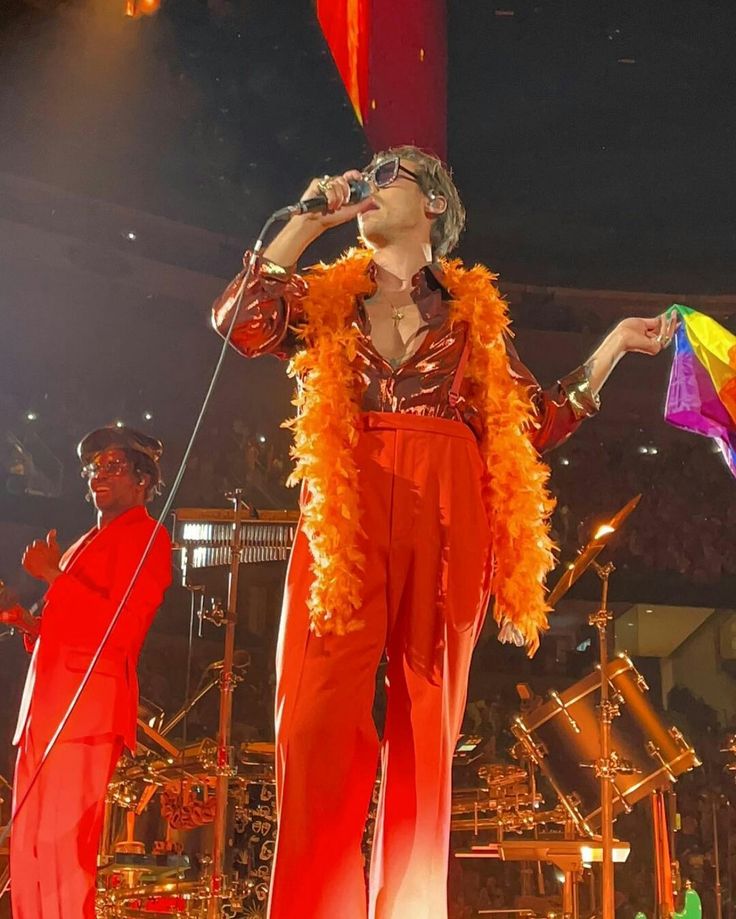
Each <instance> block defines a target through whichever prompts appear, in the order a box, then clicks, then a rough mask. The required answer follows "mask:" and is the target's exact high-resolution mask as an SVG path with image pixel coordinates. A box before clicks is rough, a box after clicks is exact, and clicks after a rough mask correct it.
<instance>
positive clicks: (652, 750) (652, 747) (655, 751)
mask: <svg viewBox="0 0 736 919" xmlns="http://www.w3.org/2000/svg"><path fill="white" fill-rule="evenodd" d="M677 733H678V734H679V736H680V738H682V734H680V732H679V731H678V732H677ZM673 736H674V735H673ZM646 750H647V753H648V754H649V755H650V756H651V757H652V759H656V760H657V762H658V763H659V764H660V766H662V768H663V769H664V770H665V772H666V773H667V775H668V776H669V779H670V781H671V782H674V781H675V776H674V774H673V772H672V770H671V769H670V764H669V763H668V762H667V761H666V760H665V758H664V757H663V756H662V752H661V750H660V749H659V747H658V746H657V745H656V744H655V743H654V741H651V740H650V741H648V743H647V746H646Z"/></svg>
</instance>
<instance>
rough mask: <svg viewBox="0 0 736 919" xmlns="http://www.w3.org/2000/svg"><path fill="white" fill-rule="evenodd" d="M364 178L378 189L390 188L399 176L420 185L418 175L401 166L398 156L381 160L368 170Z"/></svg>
mask: <svg viewBox="0 0 736 919" xmlns="http://www.w3.org/2000/svg"><path fill="white" fill-rule="evenodd" d="M363 176H364V177H365V179H366V180H367V181H368V182H372V183H373V184H374V185H375V186H376V188H388V186H389V185H392V184H393V183H394V182H395V181H396V180H397V179H398V178H399V176H404V177H405V178H407V179H409V181H410V182H416V184H417V185H419V179H418V178H417V174H416V173H415V172H412V171H411V169H407V168H406V166H402V165H401V160H400V159H399V157H398V156H391V157H389V158H388V159H385V160H381V161H380V162H379V163H376V165H375V166H373V167H371V168H369V169H366V171H365V172H364V173H363Z"/></svg>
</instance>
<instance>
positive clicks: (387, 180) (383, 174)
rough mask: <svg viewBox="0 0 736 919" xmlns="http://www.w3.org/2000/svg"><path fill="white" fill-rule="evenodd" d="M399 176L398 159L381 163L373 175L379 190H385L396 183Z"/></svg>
mask: <svg viewBox="0 0 736 919" xmlns="http://www.w3.org/2000/svg"><path fill="white" fill-rule="evenodd" d="M398 174H399V161H398V159H393V158H392V159H390V160H384V162H383V163H379V164H378V166H376V169H375V171H374V173H373V181H374V182H375V183H376V185H377V186H378V188H385V187H386V186H387V185H390V184H391V183H392V182H393V181H395V179H396V176H397V175H398Z"/></svg>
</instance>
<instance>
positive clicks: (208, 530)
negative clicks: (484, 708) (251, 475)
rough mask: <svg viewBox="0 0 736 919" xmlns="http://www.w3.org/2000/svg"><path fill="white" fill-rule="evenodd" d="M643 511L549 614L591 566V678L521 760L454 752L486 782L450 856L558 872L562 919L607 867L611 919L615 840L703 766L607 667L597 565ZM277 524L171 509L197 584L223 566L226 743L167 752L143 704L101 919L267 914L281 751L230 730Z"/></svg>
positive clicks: (622, 849)
mask: <svg viewBox="0 0 736 919" xmlns="http://www.w3.org/2000/svg"><path fill="white" fill-rule="evenodd" d="M637 501H638V498H637V499H634V501H632V502H629V504H628V505H627V506H626V507H625V508H623V509H622V510H621V511H620V512H619V513H618V514H617V515H616V516H615V517H614V518H612V519H611V520H610V521H609V522H608V523H607V524H606V525H605V526H604V527H601V528H600V529H599V530H598V532H597V533H596V535H595V537H594V538H593V540H592V541H591V542H590V543H589V544H588V545H587V546H586V547H585V548H584V549H582V550H581V552H580V553H579V555H578V558H577V560H576V562H575V563H574V564H573V565H572V566H571V567H570V568H569V569H568V570H567V571H566V572H565V575H564V576H563V578H562V580H561V582H560V583H559V584H558V585H557V586H556V587H555V589H554V590H553V591H552V593H551V595H550V599H551V603H550V605H554V603H555V602H557V600H558V599H559V598H560V597H561V596H562V594H563V593H564V592H565V591H566V590H567V589H569V587H570V586H572V584H573V583H574V582H575V581H576V580H577V578H579V577H580V576H581V575H582V574H583V572H584V571H585V570H586V569H587V568H589V567H593V568H594V569H595V570H596V572H597V573H598V575H599V577H600V579H601V582H602V584H603V595H602V602H601V608H600V609H599V610H597V611H596V612H595V613H594V614H593V615H591V617H590V620H589V621H590V624H591V625H593V626H594V627H595V628H596V629H597V630H598V633H599V636H600V642H599V651H600V661H599V664H598V666H597V667H596V669H595V670H594V671H593V672H591V673H589V674H588V675H587V676H585V677H584V678H583V679H581V680H580V681H579V682H577V683H575V685H573V686H571V687H569V688H567V689H565V690H564V691H561V692H551V693H550V694H549V699H548V700H547V701H546V702H544V703H543V704H540V705H539V706H538V707H536V708H533V709H532V710H530V711H526V712H525V713H524V714H521V715H519V716H518V717H516V718H515V720H514V721H513V724H512V733H513V735H514V738H515V740H514V744H513V747H512V749H511V751H510V752H511V754H512V758H513V759H514V760H515V761H514V762H512V763H488V762H482V755H481V754H480V753H478V752H477V751H478V750H480V749H481V744H480V740H481V738H467V737H465V738H462V739H461V740H462V742H461V743H460V744H459V745H458V750H457V755H456V763H457V764H458V765H461V766H462V767H463V768H464V769H465V770H466V771H467V770H468V769H471V770H473V771H474V773H475V775H476V776H477V781H475V783H474V785H473V787H471V788H457V789H455V791H454V792H453V798H452V816H451V829H452V832H453V833H454V834H456V835H455V842H456V843H457V845H456V846H455V848H456V849H457V848H458V846H459V845H460V840H463V841H467V840H468V838H470V839H471V840H472V842H471V844H470V846H469V848H465V849H461V850H460V851H456V855H457V856H458V857H463V858H503V859H504V860H508V861H511V860H514V861H519V862H535V861H536V862H545V861H546V862H550V863H553V864H555V865H556V866H557V867H558V868H559V869H560V870H561V871H562V872H563V875H564V878H565V881H564V884H563V904H562V906H563V908H562V912H563V914H566V915H569V916H571V917H573V919H575V917H576V916H577V912H578V886H579V884H578V882H579V881H580V879H581V876H582V871H583V866H584V865H586V864H589V863H592V862H596V861H597V862H601V863H602V872H601V874H602V885H601V886H602V896H601V900H600V905H601V909H600V912H601V914H602V916H603V919H613V913H612V909H611V905H612V891H613V863H614V861H615V860H620V859H622V858H624V857H625V856H626V854H628V844H627V843H621V842H618V841H616V840H614V838H613V822H614V819H615V817H616V816H617V815H618V814H621V813H624V812H628V811H630V810H631V809H632V808H633V807H634V806H635V805H636V804H637V803H638V802H640V801H643V800H645V799H647V798H650V797H651V796H652V794H657V793H660V792H661V790H662V789H667V788H670V787H671V786H672V784H673V782H674V781H675V780H676V778H677V777H678V776H679V775H681V774H682V773H683V772H685V771H686V770H689V769H692V768H693V767H695V766H697V765H699V762H698V759H697V757H696V755H695V752H694V750H693V749H692V747H690V746H689V745H688V744H687V742H686V741H685V739H684V738H683V737H682V735H681V734H680V733H679V732H678V731H677V730H676V729H675V728H668V727H666V726H665V725H664V724H663V723H662V721H661V718H660V716H659V715H658V714H657V713H656V712H655V710H654V708H653V706H652V705H651V703H650V702H649V700H648V698H647V686H646V684H645V682H644V680H643V679H642V677H641V675H640V674H639V673H638V672H637V670H636V668H635V667H634V665H633V664H632V662H631V660H629V658H627V657H626V656H623V655H619V656H618V657H615V658H614V659H613V660H609V659H608V636H607V625H608V622H609V620H610V618H611V613H610V611H609V610H608V608H607V589H608V578H609V576H610V574H611V572H612V570H613V566H612V565H610V563H609V564H608V565H605V566H599V565H598V564H597V562H596V557H597V556H598V554H599V553H600V552H601V551H602V550H603V549H604V548H605V546H606V545H607V543H608V540H609V539H610V537H611V536H612V534H613V533H614V532H616V530H617V529H618V528H619V526H620V525H621V523H622V522H623V520H624V519H625V518H626V516H628V514H629V513H630V512H631V511H632V510H633V508H634V507H635V506H636V502H637ZM271 514H272V516H271V517H270V519H269V518H268V517H267V516H262V515H260V514H259V515H257V516H254V515H253V513H252V512H251V511H250V510H249V509H248V508H246V506H245V505H244V504H243V503H242V500H241V497H240V495H239V494H235V495H234V496H233V509H232V511H222V510H219V511H210V510H202V509H193V510H188V511H178V512H177V520H176V525H175V531H174V536H175V542H176V544H177V545H178V546H179V547H181V548H182V553H183V558H182V566H181V567H182V571H183V572H184V575H185V578H187V579H188V582H189V583H191V582H192V578H193V573H194V575H196V571H197V569H198V568H200V567H208V566H212V565H223V566H224V565H227V566H229V568H230V571H229V589H228V603H227V608H226V609H225V610H224V611H222V615H221V621H222V623H223V625H224V629H225V652H224V656H223V661H222V662H220V664H219V665H218V668H217V670H218V675H217V678H216V680H215V681H213V682H212V684H211V685H215V682H216V684H217V685H218V687H219V692H220V721H219V728H218V735H217V737H216V738H215V739H204V740H199V741H197V742H196V743H195V742H190V743H187V744H184V745H177V744H175V743H172V742H171V741H170V740H169V739H168V737H167V734H168V733H169V731H170V730H171V728H172V727H173V726H174V725H175V724H177V723H178V721H179V720H180V718H181V713H177V714H176V715H174V716H173V717H171V718H169V719H168V721H167V720H166V719H165V717H164V714H163V712H161V711H160V710H156V708H155V706H151V705H150V704H147V703H146V704H145V709H144V710H142V711H141V713H140V714H141V717H140V718H139V728H140V731H139V750H138V755H137V756H136V757H135V758H132V757H131V758H127V757H125V758H123V760H122V761H121V763H120V764H119V767H118V769H117V771H116V773H115V775H114V777H113V779H112V782H111V784H110V787H109V793H108V798H107V809H106V820H105V830H104V834H103V843H102V849H101V854H100V871H99V882H98V906H97V910H98V912H97V914H98V916H99V917H105V919H108V917H109V919H122V917H151V916H153V915H168V916H176V917H188V919H190V917H191V919H213V917H215V916H217V917H250V919H256V917H260V916H265V911H266V901H267V897H268V887H269V879H270V871H271V864H272V859H273V855H274V845H275V834H276V825H277V814H276V796H275V784H274V747H273V745H272V744H263V743H247V744H241V745H240V746H239V747H238V748H237V749H235V748H234V747H233V745H232V743H231V736H230V725H231V717H232V693H233V689H234V687H235V685H236V682H237V680H238V670H239V669H240V670H242V669H243V666H244V665H243V664H242V662H241V664H240V665H238V664H237V663H236V661H237V658H236V652H235V649H234V642H235V621H236V602H235V599H236V593H237V578H238V569H239V567H240V565H241V564H243V563H244V562H246V563H247V562H260V561H267V560H281V559H284V558H285V557H286V555H287V554H288V546H289V545H290V540H291V539H292V538H293V532H294V528H295V523H296V522H295V520H294V518H293V516H292V515H289V514H288V513H287V512H271ZM198 698H201V694H200V695H199V696H198ZM191 704H192V702H191V700H190V701H189V702H188V703H187V704H186V705H185V706H184V709H182V711H184V710H187V708H188V707H191ZM540 789H542V791H543V792H544V794H543V793H542V791H540ZM544 795H547V797H549V798H550V801H549V802H547V801H545V798H544ZM552 799H553V800H552ZM460 834H462V835H460ZM136 837H140V839H138V838H136Z"/></svg>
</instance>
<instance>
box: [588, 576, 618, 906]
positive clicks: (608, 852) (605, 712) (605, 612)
mask: <svg viewBox="0 0 736 919" xmlns="http://www.w3.org/2000/svg"><path fill="white" fill-rule="evenodd" d="M593 568H594V569H595V572H596V574H597V575H598V577H599V578H600V580H601V605H600V609H599V610H597V611H596V612H595V613H591V614H590V616H589V617H588V622H589V623H590V625H592V626H595V628H596V629H597V630H598V650H599V660H600V673H601V701H600V706H599V719H600V730H601V741H600V757H599V759H598V761H597V762H596V763H595V774H596V776H597V778H598V779H599V780H600V788H601V845H602V850H603V851H602V856H603V858H602V863H601V878H602V890H601V915H602V917H603V919H614V913H615V895H614V875H613V871H614V869H613V783H614V781H615V779H616V774H617V771H618V769H617V758H616V757H615V756H614V755H612V753H611V722H612V721H613V719H614V718H615V717H616V716H617V715H618V714H619V709H618V704H617V703H616V702H615V701H614V700H612V699H611V692H610V683H609V681H608V623H609V622H610V621H611V619H612V618H613V614H612V613H611V611H610V610H609V609H608V579H609V578H610V576H611V574H612V573H613V572H614V571H615V570H616V569H615V567H614V565H613V563H612V562H607V563H606V564H605V565H599V564H598V563H597V562H593Z"/></svg>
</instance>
